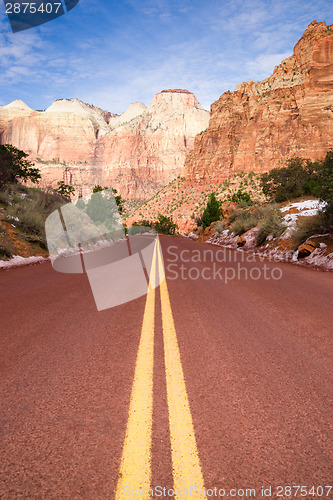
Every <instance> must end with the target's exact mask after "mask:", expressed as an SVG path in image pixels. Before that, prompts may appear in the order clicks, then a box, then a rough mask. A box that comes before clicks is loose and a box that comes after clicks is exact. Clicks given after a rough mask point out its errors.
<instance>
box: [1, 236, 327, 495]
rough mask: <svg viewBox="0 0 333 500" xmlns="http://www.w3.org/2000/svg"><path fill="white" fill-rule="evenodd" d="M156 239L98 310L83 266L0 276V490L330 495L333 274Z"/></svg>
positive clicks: (177, 239)
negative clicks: (139, 279) (142, 289)
mask: <svg viewBox="0 0 333 500" xmlns="http://www.w3.org/2000/svg"><path fill="white" fill-rule="evenodd" d="M161 244H162V250H163V257H164V265H165V272H166V277H167V280H166V281H164V283H163V284H162V285H161V286H160V287H158V288H156V290H155V291H154V292H153V291H152V290H151V291H150V292H149V293H148V294H147V296H144V297H141V298H139V299H137V300H134V301H132V302H129V303H127V304H123V305H121V306H118V307H116V308H113V309H107V310H104V311H100V312H98V311H97V309H96V305H95V303H94V298H93V296H92V293H91V290H90V286H89V282H88V279H87V277H86V275H71V274H61V273H57V272H55V271H54V270H53V269H52V267H51V265H50V264H49V263H47V264H41V265H35V266H31V267H25V268H18V269H12V270H9V271H2V272H1V273H0V307H1V319H0V321H1V322H0V329H1V337H0V369H1V382H0V394H1V395H0V397H1V417H0V434H1V450H0V473H1V477H0V498H1V499H14V498H27V499H37V498H38V499H42V498H43V499H44V498H45V499H79V498H84V499H113V498H134V497H135V496H137V497H140V498H148V496H147V495H146V492H145V491H144V490H145V489H146V488H147V489H148V488H151V489H153V493H154V497H155V496H156V497H160V498H174V496H173V493H174V492H175V490H177V493H178V496H177V497H176V498H227V497H229V498H290V497H291V493H292V495H295V496H293V497H294V498H316V497H324V498H333V489H332V490H331V489H329V485H331V484H332V441H331V437H332V436H331V430H332V427H331V421H332V325H333V311H332V284H333V279H332V274H331V273H325V272H317V271H313V270H310V269H305V268H298V267H296V266H293V265H291V264H279V263H275V262H270V261H268V260H264V261H262V262H260V261H258V260H256V261H254V262H253V258H252V257H248V256H246V254H243V253H241V252H236V251H232V250H230V251H228V252H226V253H223V252H224V251H223V252H222V249H221V248H220V247H215V246H210V245H207V244H200V243H197V242H192V241H190V240H187V239H184V238H180V237H161ZM155 259H156V262H157V263H158V262H159V263H160V265H161V260H160V257H159V252H158V251H156V255H155ZM248 260H251V262H249V261H248ZM156 272H158V266H157V270H156ZM301 486H302V487H303V489H301ZM140 487H141V488H142V490H141V491H140V490H139V488H140ZM191 487H192V490H191V491H189V490H190V489H191ZM298 487H299V488H298ZM312 487H313V488H314V489H311V488H312ZM290 488H291V489H290ZM304 488H305V489H304ZM200 490H201V491H200ZM186 494H187V496H186ZM151 496H152V495H151Z"/></svg>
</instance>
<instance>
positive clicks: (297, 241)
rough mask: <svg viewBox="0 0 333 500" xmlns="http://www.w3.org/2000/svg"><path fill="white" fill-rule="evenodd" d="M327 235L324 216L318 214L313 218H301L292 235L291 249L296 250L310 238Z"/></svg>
mask: <svg viewBox="0 0 333 500" xmlns="http://www.w3.org/2000/svg"><path fill="white" fill-rule="evenodd" d="M325 233H327V226H326V220H325V215H324V214H323V213H320V214H318V215H315V216H313V217H302V218H301V219H299V221H298V224H297V227H296V229H295V231H294V233H293V234H292V241H293V248H294V250H296V249H297V248H298V247H299V246H300V245H301V244H302V243H304V242H305V241H306V240H307V239H308V238H310V236H313V235H315V234H325Z"/></svg>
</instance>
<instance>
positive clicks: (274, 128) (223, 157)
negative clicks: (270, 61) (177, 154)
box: [182, 21, 333, 184]
mask: <svg viewBox="0 0 333 500" xmlns="http://www.w3.org/2000/svg"><path fill="white" fill-rule="evenodd" d="M332 118H333V25H331V26H329V27H328V26H326V23H324V22H323V23H318V22H316V21H313V22H312V23H311V24H310V25H309V26H308V27H307V29H306V31H305V33H304V35H303V36H302V38H301V39H300V40H299V42H298V43H297V44H296V45H295V48H294V53H293V55H292V56H291V57H288V58H287V59H285V60H284V61H282V63H281V64H280V65H279V66H276V67H275V69H274V72H273V74H272V75H271V76H270V77H269V78H267V79H266V80H264V81H262V82H257V83H255V82H253V81H249V82H244V83H242V84H239V85H237V86H236V88H235V91H234V92H225V93H224V94H223V95H222V96H221V97H220V98H219V99H218V100H217V101H216V102H215V103H213V104H212V106H211V118H210V122H209V127H208V130H207V131H206V132H204V133H203V134H201V135H198V136H197V137H196V138H195V143H194V150H193V151H190V152H189V153H188V154H187V156H186V162H185V167H184V170H183V173H182V175H183V176H185V177H186V178H187V179H188V180H191V181H192V182H196V183H198V184H207V183H209V182H211V183H213V184H216V183H220V182H222V181H223V180H225V179H227V178H229V177H231V176H232V175H234V174H236V173H238V172H247V171H251V170H252V171H254V172H256V173H261V172H265V171H268V170H270V169H272V168H275V167H280V166H282V165H283V163H284V162H285V160H286V159H288V158H290V157H293V156H301V157H306V158H310V159H311V160H317V159H322V158H323V157H324V156H325V154H326V152H327V151H328V150H329V149H330V148H331V147H332V137H333V119H332Z"/></svg>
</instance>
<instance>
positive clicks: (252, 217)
mask: <svg viewBox="0 0 333 500" xmlns="http://www.w3.org/2000/svg"><path fill="white" fill-rule="evenodd" d="M230 216H231V219H233V221H232V223H231V231H232V232H233V233H235V234H238V235H241V234H243V233H246V231H249V230H250V229H252V228H253V227H256V225H257V222H258V213H257V212H252V211H251V212H250V211H249V210H246V209H242V210H239V211H238V210H233V211H232V212H231V214H230ZM229 220H230V217H229Z"/></svg>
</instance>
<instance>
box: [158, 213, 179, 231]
mask: <svg viewBox="0 0 333 500" xmlns="http://www.w3.org/2000/svg"><path fill="white" fill-rule="evenodd" d="M154 229H155V231H156V232H157V233H161V234H175V232H176V230H177V229H178V227H177V224H175V223H174V222H173V220H172V217H168V216H166V215H162V214H159V215H158V216H157V221H156V222H155V224H154Z"/></svg>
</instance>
